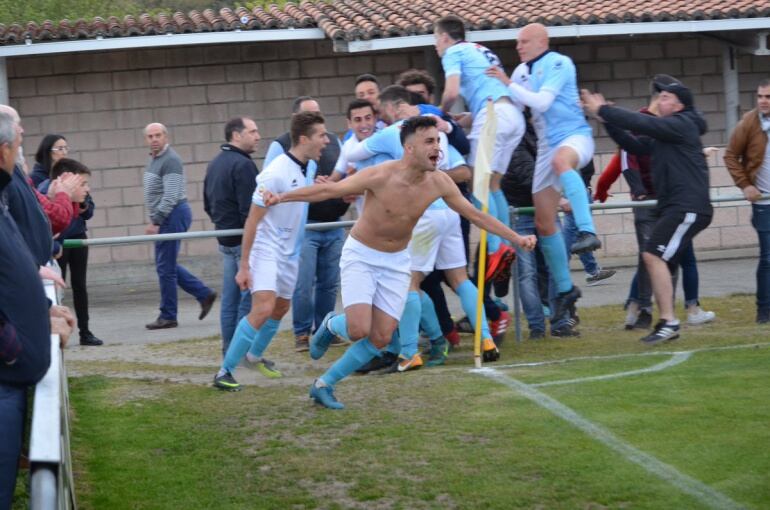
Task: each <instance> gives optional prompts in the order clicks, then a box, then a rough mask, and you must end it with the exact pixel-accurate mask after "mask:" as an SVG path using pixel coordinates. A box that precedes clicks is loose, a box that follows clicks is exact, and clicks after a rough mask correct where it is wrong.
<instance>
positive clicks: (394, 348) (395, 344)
mask: <svg viewBox="0 0 770 510" xmlns="http://www.w3.org/2000/svg"><path fill="white" fill-rule="evenodd" d="M384 351H385V352H389V353H391V354H395V355H396V356H398V354H399V353H400V352H401V337H400V336H399V334H398V328H396V330H395V331H394V332H393V336H391V337H390V343H389V344H388V346H387V347H385V349H384Z"/></svg>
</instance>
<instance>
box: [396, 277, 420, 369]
mask: <svg viewBox="0 0 770 510" xmlns="http://www.w3.org/2000/svg"><path fill="white" fill-rule="evenodd" d="M421 309H422V307H421V306H420V293H419V292H416V291H414V290H410V291H409V294H408V295H407V296H406V306H405V307H404V313H403V314H402V315H401V320H400V321H399V322H398V336H399V337H401V356H403V357H405V358H411V357H412V356H414V355H415V354H417V350H418V348H417V344H418V342H419V340H420V314H421Z"/></svg>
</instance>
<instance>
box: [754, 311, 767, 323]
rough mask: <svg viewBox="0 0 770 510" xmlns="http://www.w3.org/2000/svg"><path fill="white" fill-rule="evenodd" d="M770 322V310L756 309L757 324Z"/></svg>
mask: <svg viewBox="0 0 770 510" xmlns="http://www.w3.org/2000/svg"><path fill="white" fill-rule="evenodd" d="M769 322H770V310H757V324H767V323H769Z"/></svg>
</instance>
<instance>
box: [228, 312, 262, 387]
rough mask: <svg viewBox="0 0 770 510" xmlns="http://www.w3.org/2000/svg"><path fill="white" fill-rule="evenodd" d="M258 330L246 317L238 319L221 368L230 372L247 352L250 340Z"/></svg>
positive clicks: (251, 340) (255, 335)
mask: <svg viewBox="0 0 770 510" xmlns="http://www.w3.org/2000/svg"><path fill="white" fill-rule="evenodd" d="M257 333H258V330H256V329H254V328H253V327H251V324H249V321H248V319H247V318H246V317H244V318H243V319H241V320H240V322H239V323H238V327H236V328H235V334H234V335H233V338H232V340H230V347H228V348H227V352H226V353H225V359H224V361H223V362H222V368H224V369H225V370H227V371H228V372H230V373H232V372H234V371H235V367H237V366H238V363H240V362H241V360H242V359H243V357H244V356H245V355H246V353H247V352H249V349H250V348H251V344H252V342H254V339H255V338H256V337H257Z"/></svg>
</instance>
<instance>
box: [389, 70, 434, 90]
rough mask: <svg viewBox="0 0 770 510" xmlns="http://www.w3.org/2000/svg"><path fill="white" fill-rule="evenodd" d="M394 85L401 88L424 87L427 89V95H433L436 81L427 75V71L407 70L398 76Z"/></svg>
mask: <svg viewBox="0 0 770 510" xmlns="http://www.w3.org/2000/svg"><path fill="white" fill-rule="evenodd" d="M396 83H397V84H398V85H401V86H402V87H407V86H409V85H425V88H426V89H428V94H433V91H434V90H436V80H434V79H433V76H431V75H430V74H428V71H425V70H423V69H408V70H406V71H404V72H403V73H401V74H400V75H399V77H398V80H396Z"/></svg>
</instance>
